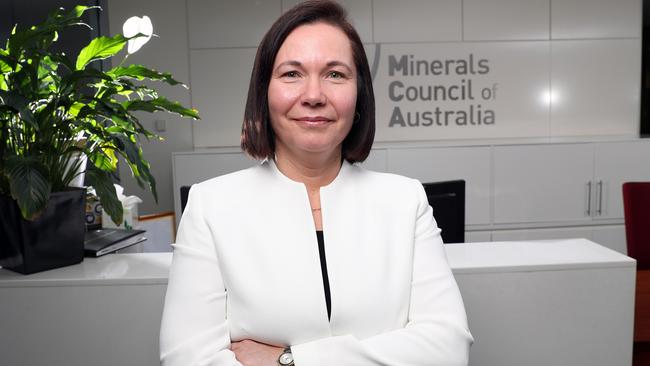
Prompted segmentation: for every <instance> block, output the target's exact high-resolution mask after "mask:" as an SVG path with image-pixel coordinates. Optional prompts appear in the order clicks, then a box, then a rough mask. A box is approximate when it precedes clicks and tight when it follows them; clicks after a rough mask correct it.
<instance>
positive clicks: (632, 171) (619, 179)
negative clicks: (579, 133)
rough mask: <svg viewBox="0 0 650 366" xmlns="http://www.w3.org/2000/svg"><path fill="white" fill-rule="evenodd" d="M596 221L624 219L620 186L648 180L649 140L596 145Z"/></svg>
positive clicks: (649, 165)
mask: <svg viewBox="0 0 650 366" xmlns="http://www.w3.org/2000/svg"><path fill="white" fill-rule="evenodd" d="M595 157H596V158H595V168H594V170H595V172H594V182H595V187H596V188H597V192H595V193H597V195H596V200H597V201H596V210H595V213H594V218H596V219H601V218H602V219H622V218H623V191H622V186H623V183H625V182H630V181H650V141H632V142H607V143H605V142H603V143H599V144H595Z"/></svg>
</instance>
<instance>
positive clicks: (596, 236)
mask: <svg viewBox="0 0 650 366" xmlns="http://www.w3.org/2000/svg"><path fill="white" fill-rule="evenodd" d="M591 240H593V241H595V242H596V243H598V244H600V245H602V246H604V247H607V248H609V249H613V250H615V251H617V252H619V253H623V254H625V255H627V241H626V240H625V225H602V226H594V227H593V231H592V236H591Z"/></svg>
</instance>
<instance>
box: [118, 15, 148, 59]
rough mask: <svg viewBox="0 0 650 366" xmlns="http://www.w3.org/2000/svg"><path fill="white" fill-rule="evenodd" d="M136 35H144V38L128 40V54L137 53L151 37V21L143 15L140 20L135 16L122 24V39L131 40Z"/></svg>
mask: <svg viewBox="0 0 650 366" xmlns="http://www.w3.org/2000/svg"><path fill="white" fill-rule="evenodd" d="M138 33H141V34H144V35H145V36H140V37H137V38H133V39H129V41H128V43H127V48H128V49H127V52H128V53H129V54H132V53H134V52H137V51H138V50H139V49H140V47H142V46H144V45H145V43H147V42H149V40H150V39H151V36H152V35H153V24H151V19H149V17H148V16H146V15H145V16H143V17H142V18H140V17H137V16H136V17H130V18H129V19H127V20H126V22H124V25H123V26H122V34H123V35H124V37H126V38H131V37H133V36H135V35H136V34H138Z"/></svg>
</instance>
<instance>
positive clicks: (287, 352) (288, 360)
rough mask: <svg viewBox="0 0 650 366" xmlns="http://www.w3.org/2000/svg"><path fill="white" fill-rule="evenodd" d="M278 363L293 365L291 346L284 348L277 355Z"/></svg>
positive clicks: (284, 365)
mask: <svg viewBox="0 0 650 366" xmlns="http://www.w3.org/2000/svg"><path fill="white" fill-rule="evenodd" d="M278 365H280V366H295V365H294V363H293V353H291V347H287V348H285V349H284V350H283V351H282V353H280V356H279V357H278Z"/></svg>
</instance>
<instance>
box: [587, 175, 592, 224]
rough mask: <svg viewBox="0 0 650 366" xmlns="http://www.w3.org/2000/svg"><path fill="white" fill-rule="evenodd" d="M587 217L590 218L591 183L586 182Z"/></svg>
mask: <svg viewBox="0 0 650 366" xmlns="http://www.w3.org/2000/svg"><path fill="white" fill-rule="evenodd" d="M587 216H591V181H589V182H587Z"/></svg>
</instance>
